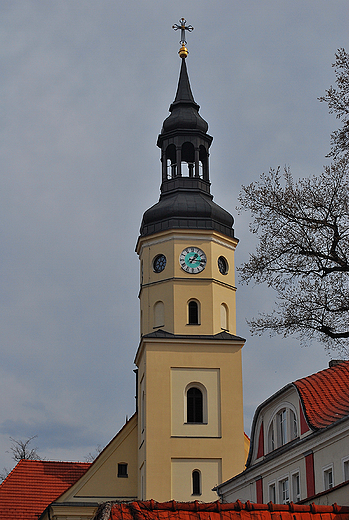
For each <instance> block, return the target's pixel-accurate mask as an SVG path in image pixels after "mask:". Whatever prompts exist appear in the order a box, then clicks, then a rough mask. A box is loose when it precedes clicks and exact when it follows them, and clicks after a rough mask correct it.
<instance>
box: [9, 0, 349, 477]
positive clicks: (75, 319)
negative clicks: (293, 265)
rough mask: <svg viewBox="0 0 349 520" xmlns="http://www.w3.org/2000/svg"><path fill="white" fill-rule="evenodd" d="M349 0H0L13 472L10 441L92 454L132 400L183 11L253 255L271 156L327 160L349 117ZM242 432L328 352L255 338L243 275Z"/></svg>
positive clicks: (300, 168) (216, 169) (192, 66)
mask: <svg viewBox="0 0 349 520" xmlns="http://www.w3.org/2000/svg"><path fill="white" fill-rule="evenodd" d="M348 14H349V8H348V1H347V0H331V1H329V0H292V1H291V0H258V1H257V0H210V1H208V0H187V1H186V2H184V3H183V2H180V3H179V2H175V1H169V0H146V1H145V0H129V1H128V2H121V1H120V0H99V1H98V2H97V1H96V0H59V1H58V2H53V1H51V0H40V1H39V0H2V1H1V3H0V25H1V31H0V38H1V42H0V57H1V74H0V110H1V120H0V121H1V123H0V159H1V190H0V197H1V203H0V216H1V218H0V232H1V263H0V273H1V286H0V349H1V364H0V469H1V468H2V467H4V466H7V467H12V461H11V457H10V454H9V453H7V451H8V450H9V447H10V441H9V436H12V437H14V438H17V439H18V438H22V439H26V438H28V437H29V436H32V435H38V438H37V439H36V441H35V442H34V445H36V446H38V447H39V454H40V455H41V456H43V457H46V458H47V459H63V460H64V459H66V460H84V456H85V455H87V454H88V453H89V452H91V451H93V450H94V449H95V447H96V446H97V445H98V444H100V445H102V446H103V445H105V444H106V443H107V442H108V441H109V440H110V439H111V438H112V437H113V436H114V434H115V433H116V432H117V431H118V429H119V428H120V427H121V426H122V425H123V423H124V421H125V417H126V415H128V416H130V415H131V414H132V413H133V411H134V408H135V403H134V394H135V385H134V373H133V369H134V365H133V359H134V354H135V351H136V349H137V346H138V341H139V302H138V298H137V293H138V286H139V279H138V259H137V256H136V254H135V252H134V248H135V244H136V240H137V236H138V231H139V225H140V222H141V218H142V214H143V212H144V211H145V210H146V209H147V208H148V207H149V206H151V205H152V204H154V203H155V202H157V200H158V196H159V185H160V162H159V158H160V152H159V149H158V148H157V147H156V139H157V135H158V133H159V131H160V128H161V125H162V121H163V120H164V119H165V117H166V116H167V115H168V107H169V105H170V103H171V102H172V101H173V98H174V95H175V91H176V85H177V79H178V72H179V66H180V60H179V58H178V55H177V51H178V48H179V44H178V41H179V33H178V32H174V31H173V30H172V29H171V26H172V25H173V24H174V23H176V22H178V20H179V18H180V17H182V16H184V17H185V18H186V19H187V21H188V23H190V24H192V25H193V26H194V27H195V30H194V32H193V33H191V34H190V35H189V36H188V49H189V52H190V54H189V57H188V60H187V65H188V69H189V75H190V80H191V85H192V89H193V93H194V97H195V99H196V101H197V102H198V103H199V104H200V105H201V114H202V115H203V117H204V118H205V119H206V120H207V121H208V123H209V126H210V128H209V133H210V134H211V135H213V137H214V142H213V145H212V147H211V157H210V161H211V181H212V193H213V194H214V196H215V201H216V202H217V203H218V204H220V205H221V206H223V207H224V208H226V209H227V210H229V211H230V212H232V213H233V214H234V215H235V230H236V235H237V236H238V237H239V239H240V243H239V246H238V250H237V254H236V259H237V264H239V263H241V262H242V261H244V260H246V259H247V258H248V252H249V251H253V249H254V245H255V243H254V238H253V237H252V236H251V235H250V234H249V231H248V222H249V215H248V214H247V213H246V214H244V213H243V214H242V215H238V214H237V212H236V209H235V207H236V205H237V195H238V193H239V189H240V185H241V184H243V183H245V184H247V183H250V182H252V181H253V180H256V179H257V178H258V177H259V175H260V174H261V173H262V172H266V171H267V170H268V169H269V167H271V166H274V167H275V166H278V165H281V166H284V165H288V166H290V167H291V170H292V172H293V174H294V175H295V176H296V177H298V176H308V175H310V174H317V173H319V172H320V171H321V168H322V165H323V164H325V163H326V161H328V160H327V159H326V158H325V155H326V153H327V152H328V151H329V135H330V132H331V131H332V130H334V129H335V128H336V127H337V125H338V122H337V121H336V120H335V119H334V118H333V116H329V115H328V111H327V107H326V105H325V104H321V103H319V101H317V98H318V97H319V96H320V95H322V94H323V92H324V90H325V89H326V88H328V87H329V86H330V84H331V83H333V82H334V72H333V69H332V68H331V63H332V62H333V61H334V53H335V51H336V49H337V48H338V47H346V48H348V47H349V44H348V26H349V16H348ZM237 298H238V300H237V302H238V304H237V322H238V325H237V333H238V334H239V335H241V336H243V337H245V338H246V339H247V341H246V345H245V347H244V349H243V351H244V352H243V375H244V401H245V422H246V431H247V432H249V429H250V424H251V419H252V415H253V411H254V409H255V408H256V406H257V405H258V404H259V403H260V402H261V401H262V400H264V399H265V398H267V397H268V396H269V395H271V394H272V393H273V392H275V391H276V390H278V389H279V388H280V387H282V386H283V385H285V384H287V383H288V382H290V381H293V380H295V379H297V378H299V377H303V376H305V375H308V374H310V373H312V372H316V371H318V370H321V369H323V368H325V367H326V366H327V365H328V361H329V357H328V355H327V354H326V353H325V352H324V351H323V348H322V346H319V345H318V344H316V343H314V344H313V345H311V346H309V347H308V348H301V347H300V344H299V341H298V339H297V338H289V339H286V340H285V339H283V338H281V337H274V338H271V339H270V338H269V337H268V336H267V335H265V336H262V337H251V335H250V332H249V329H248V327H247V325H246V321H245V319H246V318H248V317H252V316H253V315H255V314H256V313H257V312H258V310H267V309H270V308H271V307H272V304H273V298H274V294H273V293H270V292H268V291H267V290H266V288H265V287H253V286H251V287H250V286H247V287H245V286H243V287H241V286H239V287H238V297H237Z"/></svg>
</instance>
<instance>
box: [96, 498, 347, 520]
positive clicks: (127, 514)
mask: <svg viewBox="0 0 349 520" xmlns="http://www.w3.org/2000/svg"><path fill="white" fill-rule="evenodd" d="M240 511H244V516H245V515H246V514H249V516H250V517H251V519H254V520H257V519H258V520H270V519H271V518H272V514H273V513H275V512H278V513H280V514H279V516H280V520H282V517H284V520H287V519H289V518H290V516H289V515H290V513H291V514H292V515H293V518H294V520H302V519H303V518H304V517H303V514H304V513H305V514H306V515H307V519H309V520H310V518H311V516H317V518H318V515H321V517H320V518H321V520H325V518H326V519H328V520H330V519H332V518H333V517H332V515H333V514H336V515H341V518H342V519H343V520H344V519H345V520H348V519H349V507H348V506H338V505H337V504H333V505H330V506H325V505H315V504H310V505H304V504H294V503H293V502H291V503H290V504H274V503H273V502H269V503H268V504H255V503H251V502H249V501H247V502H246V503H242V502H241V501H240V500H237V501H236V502H233V503H221V502H220V501H219V500H217V501H215V502H209V503H203V502H198V501H194V502H176V501H174V500H172V501H169V502H155V501H154V500H149V501H135V502H131V503H120V502H107V503H106V504H104V505H101V506H100V507H99V508H98V511H97V513H96V515H95V517H94V520H101V519H102V518H103V519H105V520H122V519H129V520H141V519H144V520H160V519H167V518H168V513H167V512H171V519H174V518H177V520H191V519H192V518H193V516H192V514H193V513H195V515H196V518H197V520H200V519H201V520H204V519H207V515H206V513H210V520H214V519H217V520H219V519H220V518H222V516H221V515H222V513H223V514H224V518H225V520H238V519H240V515H241V513H240ZM176 512H178V515H176V514H175V513H176ZM186 513H187V514H186ZM201 514H203V516H201ZM216 514H217V516H216Z"/></svg>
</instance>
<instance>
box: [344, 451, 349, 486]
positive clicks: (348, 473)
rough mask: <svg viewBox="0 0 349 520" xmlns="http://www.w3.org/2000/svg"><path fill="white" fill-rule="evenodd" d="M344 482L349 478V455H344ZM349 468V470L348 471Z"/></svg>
mask: <svg viewBox="0 0 349 520" xmlns="http://www.w3.org/2000/svg"><path fill="white" fill-rule="evenodd" d="M342 468H343V482H346V481H347V480H349V455H347V456H346V457H342ZM346 469H347V471H346Z"/></svg>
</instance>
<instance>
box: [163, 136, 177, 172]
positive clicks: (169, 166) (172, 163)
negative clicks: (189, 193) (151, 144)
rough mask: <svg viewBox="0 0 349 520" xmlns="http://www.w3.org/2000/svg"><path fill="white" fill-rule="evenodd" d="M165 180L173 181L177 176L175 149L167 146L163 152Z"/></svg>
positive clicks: (173, 146) (171, 145)
mask: <svg viewBox="0 0 349 520" xmlns="http://www.w3.org/2000/svg"><path fill="white" fill-rule="evenodd" d="M165 163H166V178H167V179H174V178H175V177H176V175H177V161H176V147H175V145H174V144H170V145H168V147H167V148H166V152H165Z"/></svg>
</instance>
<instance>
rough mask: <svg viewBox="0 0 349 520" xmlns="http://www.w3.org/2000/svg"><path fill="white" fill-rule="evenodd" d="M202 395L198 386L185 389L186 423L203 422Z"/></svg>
mask: <svg viewBox="0 0 349 520" xmlns="http://www.w3.org/2000/svg"><path fill="white" fill-rule="evenodd" d="M203 408H204V402H203V395H202V392H201V390H200V389H199V388H196V387H195V386H194V387H191V388H189V390H188V391H187V423H203V422H204V411H203Z"/></svg>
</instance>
